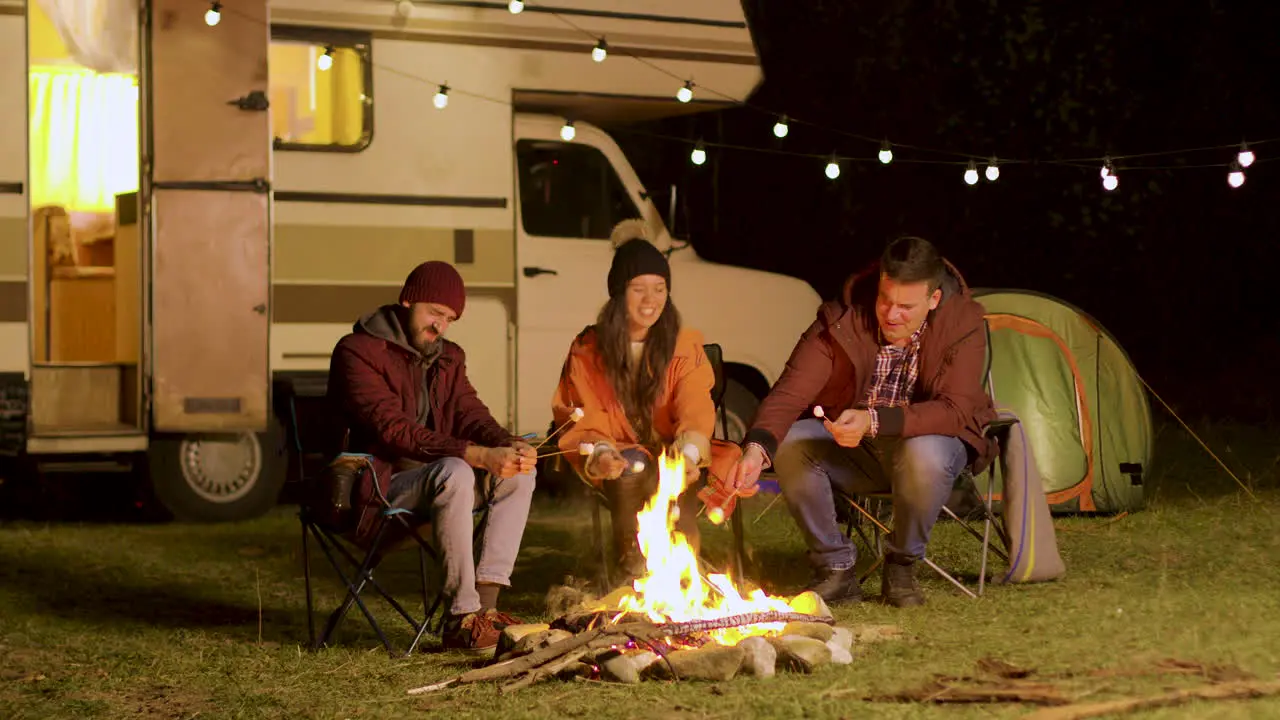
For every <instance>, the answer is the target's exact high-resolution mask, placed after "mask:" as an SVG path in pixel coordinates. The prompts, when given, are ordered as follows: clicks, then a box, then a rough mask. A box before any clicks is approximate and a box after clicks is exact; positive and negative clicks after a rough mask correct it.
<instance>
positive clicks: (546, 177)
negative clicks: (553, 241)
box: [516, 140, 640, 240]
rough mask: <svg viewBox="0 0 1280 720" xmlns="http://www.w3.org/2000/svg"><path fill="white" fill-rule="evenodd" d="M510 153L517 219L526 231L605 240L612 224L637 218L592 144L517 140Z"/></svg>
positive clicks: (615, 176)
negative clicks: (515, 169)
mask: <svg viewBox="0 0 1280 720" xmlns="http://www.w3.org/2000/svg"><path fill="white" fill-rule="evenodd" d="M516 157H517V161H518V164H519V171H520V217H521V222H522V223H523V225H524V231H525V232H526V233H528V234H529V235H533V236H538V237H563V238H593V239H600V240H608V239H609V233H610V232H611V231H612V230H613V228H614V226H615V225H617V224H618V223H620V222H622V221H623V220H627V219H630V218H638V217H640V211H639V209H638V208H637V207H636V204H635V202H634V201H633V200H632V199H631V196H630V194H628V193H627V189H626V187H625V186H624V185H623V184H622V181H621V180H620V179H619V178H618V174H617V173H616V172H615V171H614V169H613V165H611V164H610V163H609V159H608V158H606V157H605V155H604V153H602V152H600V150H599V149H597V148H594V147H591V146H590V145H581V144H574V143H566V142H550V141H545V140H520V141H518V142H517V143H516Z"/></svg>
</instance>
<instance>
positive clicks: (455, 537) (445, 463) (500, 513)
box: [387, 457, 534, 615]
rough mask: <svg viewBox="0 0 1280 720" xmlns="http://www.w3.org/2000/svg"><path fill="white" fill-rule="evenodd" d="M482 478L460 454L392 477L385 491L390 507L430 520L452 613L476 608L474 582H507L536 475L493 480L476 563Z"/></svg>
mask: <svg viewBox="0 0 1280 720" xmlns="http://www.w3.org/2000/svg"><path fill="white" fill-rule="evenodd" d="M480 477H481V476H479V475H478V474H477V473H476V471H475V470H474V469H473V468H472V467H471V466H470V465H468V464H467V463H466V461H464V460H462V459H461V458H453V457H450V458H443V459H441V460H437V461H435V462H432V463H427V464H426V465H423V466H421V467H418V468H414V469H412V470H404V471H401V472H398V473H396V474H395V475H392V476H391V486H390V488H389V489H388V492H387V500H389V501H390V502H391V504H392V505H393V506H395V507H400V508H406V509H408V510H412V511H413V512H414V513H415V514H417V515H419V516H421V517H423V518H429V519H430V521H431V524H432V528H431V529H432V532H433V534H434V541H435V547H436V549H437V550H438V551H439V553H440V556H441V559H442V560H443V561H444V594H445V597H448V598H451V604H450V608H449V611H450V612H451V613H453V614H454V615H465V614H467V613H471V612H475V611H477V610H479V609H480V594H479V593H477V592H476V583H477V582H484V583H494V584H496V585H505V586H509V585H511V570H512V568H514V567H515V564H516V554H517V553H518V552H519V551H520V541H521V539H522V538H523V537H524V526H525V521H526V520H528V518H529V504H530V502H532V500H533V486H534V473H529V474H528V475H516V476H515V477H510V478H507V479H505V480H503V479H500V478H494V480H493V482H494V491H493V502H492V505H491V507H490V510H489V521H488V523H487V524H486V525H485V531H484V537H483V538H482V539H481V541H480V563H479V564H478V565H477V564H476V563H475V560H474V557H473V550H472V547H473V546H472V533H473V532H474V530H475V522H474V521H473V519H472V512H474V511H475V510H478V509H479V507H480V501H481V500H482V499H483V494H482V488H481V487H480Z"/></svg>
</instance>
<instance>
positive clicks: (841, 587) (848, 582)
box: [805, 567, 862, 604]
mask: <svg viewBox="0 0 1280 720" xmlns="http://www.w3.org/2000/svg"><path fill="white" fill-rule="evenodd" d="M805 589H806V590H812V591H813V592H815V593H817V594H818V595H821V596H822V599H823V600H825V601H826V602H827V603H828V604H831V603H838V602H861V601H862V588H861V587H860V586H859V585H858V571H857V570H855V569H853V568H845V569H843V570H837V569H835V568H830V567H821V568H818V569H816V570H814V572H813V579H812V580H811V581H809V586H808V587H807V588H805Z"/></svg>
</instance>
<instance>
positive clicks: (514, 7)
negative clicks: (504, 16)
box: [507, 0, 524, 15]
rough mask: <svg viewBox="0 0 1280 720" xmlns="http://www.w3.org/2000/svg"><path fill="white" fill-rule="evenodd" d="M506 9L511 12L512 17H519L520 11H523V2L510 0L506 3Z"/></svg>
mask: <svg viewBox="0 0 1280 720" xmlns="http://www.w3.org/2000/svg"><path fill="white" fill-rule="evenodd" d="M507 9H508V10H510V11H511V14H512V15H519V14H520V11H521V10H524V2H523V1H522V0H511V2H509V3H507Z"/></svg>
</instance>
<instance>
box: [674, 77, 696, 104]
mask: <svg viewBox="0 0 1280 720" xmlns="http://www.w3.org/2000/svg"><path fill="white" fill-rule="evenodd" d="M676 99H677V100H679V101H680V102H682V103H687V102H689V101H690V100H692V99H693V81H692V80H686V81H685V82H684V87H682V88H680V89H679V90H678V91H676Z"/></svg>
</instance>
